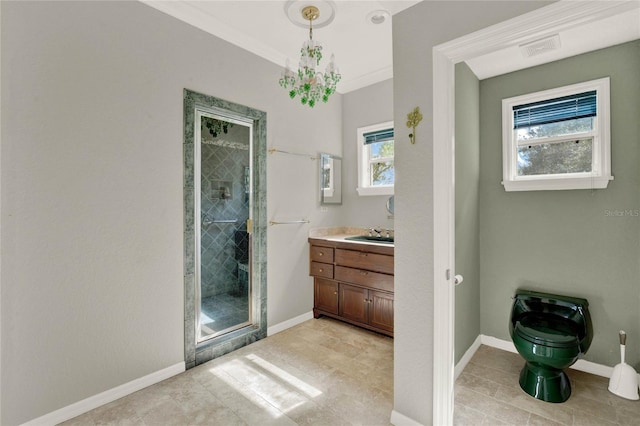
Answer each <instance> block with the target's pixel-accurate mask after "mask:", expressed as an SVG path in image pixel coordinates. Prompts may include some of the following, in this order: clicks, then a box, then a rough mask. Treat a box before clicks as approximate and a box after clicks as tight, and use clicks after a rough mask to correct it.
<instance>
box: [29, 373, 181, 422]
mask: <svg viewBox="0 0 640 426" xmlns="http://www.w3.org/2000/svg"><path fill="white" fill-rule="evenodd" d="M184 371H185V363H184V361H183V362H179V363H177V364H174V365H172V366H170V367H167V368H164V369H162V370H158V371H156V372H154V373H151V374H147V375H146V376H143V377H140V378H138V379H135V380H132V381H130V382H128V383H125V384H123V385H120V386H117V387H115V388H113V389H109V390H107V391H104V392H102V393H99V394H97V395H94V396H90V397H89V398H86V399H83V400H82V401H78V402H76V403H73V404H71V405H67V406H66V407H63V408H60V409H59V410H56V411H52V412H51V413H49V414H45V415H44V416H41V417H38V418H37V419H33V420H30V421H28V422H26V423H23V426H42V425H56V424H58V423H62V422H64V421H67V420H69V419H72V418H74V417H77V416H79V415H81V414H84V413H86V412H88V411H91V410H93V409H95V408H98V407H101V406H103V405H105V404H108V403H110V402H113V401H115V400H116V399H120V398H122V397H124V396H127V395H130V394H132V393H134V392H137V391H139V390H140V389H144V388H146V387H148V386H151V385H154V384H156V383H159V382H161V381H163V380H166V379H168V378H169V377H173V376H175V375H177V374H180V373H182V372H184Z"/></svg>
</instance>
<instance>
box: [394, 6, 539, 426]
mask: <svg viewBox="0 0 640 426" xmlns="http://www.w3.org/2000/svg"><path fill="white" fill-rule="evenodd" d="M546 4H548V3H547V2H542V1H531V2H526V1H522V2H520V1H518V2H503V1H495V2H485V1H454V2H450V1H425V2H421V3H418V4H416V5H415V6H412V7H411V8H409V9H407V10H405V11H403V12H401V13H399V14H396V15H394V16H393V75H394V77H393V85H394V87H393V96H394V98H393V110H394V122H395V123H402V124H404V123H405V122H406V117H407V114H408V113H409V112H411V111H412V110H413V109H414V108H415V107H416V106H419V107H420V110H421V111H422V114H423V116H424V120H423V121H422V123H421V124H420V126H419V127H418V129H417V140H416V144H415V145H412V144H410V143H409V138H408V136H407V135H408V133H409V132H408V131H407V129H403V130H404V137H403V133H402V132H400V131H398V136H396V146H395V149H396V151H395V164H396V185H395V194H396V214H395V230H396V237H397V241H398V243H397V244H396V248H395V254H396V263H395V306H396V309H395V333H394V337H395V339H394V369H395V370H394V389H395V390H394V410H395V411H396V412H397V413H398V414H400V415H403V416H407V417H409V418H411V419H413V420H415V421H417V422H419V423H423V424H430V423H431V422H432V408H433V404H432V399H433V387H432V385H431V383H432V377H433V374H432V372H433V254H434V251H433V250H434V249H433V226H434V225H433V185H432V182H433V178H432V176H433V165H432V162H433V127H432V117H433V105H432V99H433V59H432V47H433V46H436V45H438V44H441V43H443V42H445V41H449V40H453V39H455V38H457V37H460V36H463V35H466V34H468V33H471V32H474V31H476V30H479V29H482V28H485V27H487V26H490V25H492V24H496V23H499V22H502V21H505V20H507V19H509V18H512V17H514V16H518V15H522V14H523V13H525V12H528V11H531V10H533V9H536V8H539V7H543V6H545V5H546ZM397 127H401V126H397Z"/></svg>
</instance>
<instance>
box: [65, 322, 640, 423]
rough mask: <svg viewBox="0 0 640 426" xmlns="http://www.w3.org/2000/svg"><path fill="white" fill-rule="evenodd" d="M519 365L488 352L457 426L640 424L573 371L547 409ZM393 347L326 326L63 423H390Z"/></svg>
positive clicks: (299, 330)
mask: <svg viewBox="0 0 640 426" xmlns="http://www.w3.org/2000/svg"><path fill="white" fill-rule="evenodd" d="M522 363H523V361H522V359H521V358H520V356H519V355H517V354H512V353H509V352H504V351H501V350H498V349H494V348H490V347H487V346H481V347H480V349H479V350H478V352H476V354H475V355H474V357H473V358H472V360H471V362H470V363H469V364H468V365H467V367H466V368H465V370H464V371H463V373H462V374H461V375H460V377H459V378H458V380H457V382H456V385H455V392H456V405H455V415H454V424H456V425H503V424H510V425H560V424H564V425H585V426H587V425H612V424H619V425H638V424H640V401H628V400H624V399H622V398H618V397H616V396H614V395H612V394H610V393H609V392H608V391H607V385H608V380H607V379H604V378H601V377H597V376H592V375H589V374H586V373H581V372H579V371H574V370H570V371H569V375H570V377H571V381H572V386H573V394H572V396H571V398H570V399H569V401H567V402H566V403H564V404H549V403H545V402H542V401H538V400H536V399H534V398H531V397H530V396H528V395H527V394H525V393H524V392H523V391H522V390H520V388H519V386H518V374H519V371H520V368H521V367H522ZM392 409H393V339H391V338H389V337H385V336H382V335H380V334H377V333H373V332H369V331H366V330H362V329H359V328H356V327H353V326H351V325H348V324H344V323H341V322H338V321H334V320H331V319H327V318H320V319H317V320H309V321H306V322H304V323H302V324H300V325H298V326H296V327H292V328H290V329H288V330H286V331H283V332H282V333H278V334H276V335H273V336H271V337H268V338H266V339H264V340H261V341H259V342H256V343H254V344H252V345H249V346H246V347H244V348H242V349H239V350H237V351H235V352H233V353H230V354H228V355H225V356H223V357H220V358H218V359H215V360H213V361H210V362H208V363H205V364H202V365H200V366H198V367H196V368H193V369H191V370H188V371H186V372H185V373H183V374H180V375H178V376H175V377H173V378H171V379H168V380H165V381H163V382H161V383H158V384H156V385H153V386H150V387H148V388H146V389H143V390H141V391H138V392H136V393H134V394H131V395H129V396H127V397H125V398H122V399H119V400H117V401H114V402H112V403H110V404H107V405H104V406H102V407H99V408H97V409H95V410H93V411H90V412H88V413H86V414H83V415H81V416H79V417H76V418H75V419H72V420H69V421H68V422H65V423H63V425H65V426H76V425H106V424H119V425H158V426H160V425H200V424H205V425H225V426H226V425H331V426H336V425H366V426H369V425H371V426H374V425H389V419H390V416H391V410H392Z"/></svg>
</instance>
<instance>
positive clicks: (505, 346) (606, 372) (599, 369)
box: [480, 334, 613, 378]
mask: <svg viewBox="0 0 640 426" xmlns="http://www.w3.org/2000/svg"><path fill="white" fill-rule="evenodd" d="M480 340H481V342H482V344H483V345H487V346H491V347H494V348H497V349H502V350H504V351H509V352H514V353H518V351H517V350H516V347H515V345H514V344H513V342H512V341H508V340H502V339H498V338H496V337H492V336H485V335H484V334H481V335H480ZM569 368H572V369H574V370H578V371H584V372H585V373H589V374H595V375H596V376H601V377H606V378H610V377H611V373H613V367H609V366H608V365H602V364H597V363H595V362H591V361H586V360H584V359H579V360H578V361H576V363H575V364H573V365H572V366H571V367H569Z"/></svg>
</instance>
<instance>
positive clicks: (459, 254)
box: [455, 63, 480, 363]
mask: <svg viewBox="0 0 640 426" xmlns="http://www.w3.org/2000/svg"><path fill="white" fill-rule="evenodd" d="M455 103H456V146H455V149H456V164H455V167H456V273H458V274H461V275H463V276H464V282H463V283H462V284H461V285H459V286H457V287H456V315H455V362H456V363H457V362H458V361H460V358H461V357H462V355H464V353H465V351H466V350H467V349H469V347H470V346H471V344H472V343H473V342H474V340H475V339H476V338H477V337H478V335H479V334H480V238H479V237H480V234H479V219H480V216H479V210H478V194H479V182H480V136H479V134H480V83H479V81H478V78H477V77H476V76H475V74H474V73H473V72H472V71H471V69H469V67H468V66H467V64H465V63H459V64H457V65H456V98H455Z"/></svg>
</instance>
